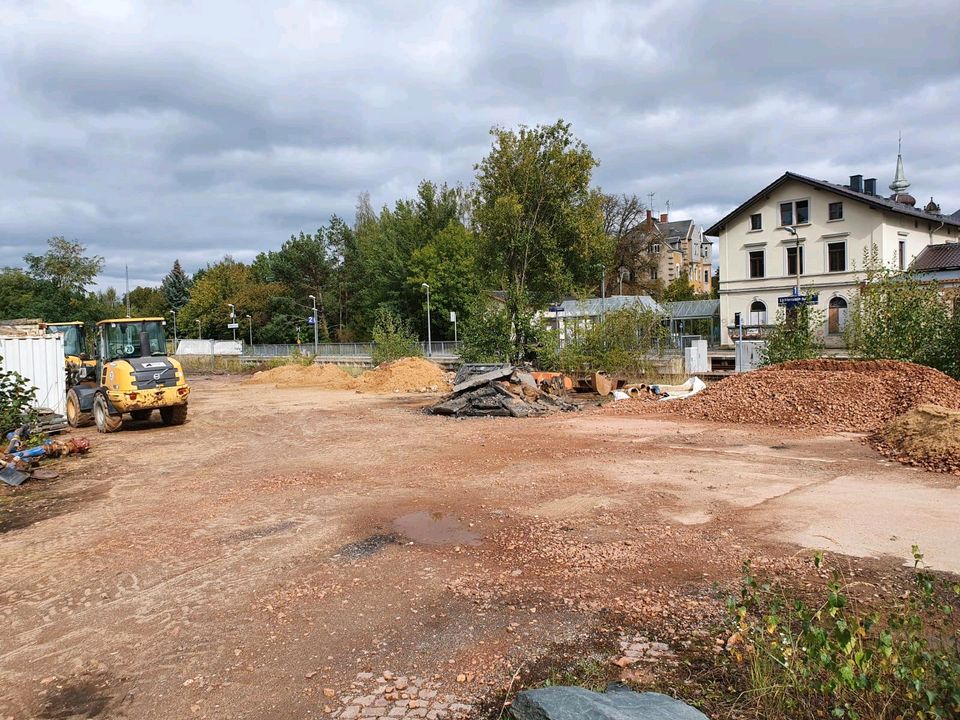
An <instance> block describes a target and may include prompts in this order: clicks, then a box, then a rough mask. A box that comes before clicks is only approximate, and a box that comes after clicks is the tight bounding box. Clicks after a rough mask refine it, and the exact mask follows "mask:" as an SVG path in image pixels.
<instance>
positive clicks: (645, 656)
mask: <svg viewBox="0 0 960 720" xmlns="http://www.w3.org/2000/svg"><path fill="white" fill-rule="evenodd" d="M613 663H614V664H615V665H619V666H620V667H622V668H625V667H629V666H631V665H633V664H635V663H664V664H666V665H671V666H676V665H677V664H678V660H677V655H676V653H674V652H673V650H671V649H670V646H669V645H667V644H666V643H662V642H656V641H654V640H650V639H648V638H646V637H644V636H643V635H633V636H630V635H624V636H622V637H621V638H620V657H619V658H617V659H615V660H614V661H613Z"/></svg>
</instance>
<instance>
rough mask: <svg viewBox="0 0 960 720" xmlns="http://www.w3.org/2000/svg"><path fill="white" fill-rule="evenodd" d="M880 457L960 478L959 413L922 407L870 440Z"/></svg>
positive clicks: (941, 408) (939, 408) (901, 417)
mask: <svg viewBox="0 0 960 720" xmlns="http://www.w3.org/2000/svg"><path fill="white" fill-rule="evenodd" d="M870 443H871V444H872V445H873V446H874V447H875V448H876V449H877V450H878V451H879V452H880V453H881V454H883V455H886V456H887V457H889V458H893V459H894V460H899V461H900V462H902V463H904V464H905V465H913V466H915V467H921V468H923V469H924V470H930V471H932V472H943V473H952V474H953V475H960V412H958V411H956V410H948V409H947V408H943V407H939V406H937V405H921V406H920V407H916V408H914V409H913V410H910V411H909V412H907V413H904V414H903V415H901V416H900V417H898V418H896V419H894V420H891V421H890V422H889V423H887V425H886V427H884V428H883V429H882V430H881V431H880V432H878V433H875V434H874V435H873V436H871V438H870Z"/></svg>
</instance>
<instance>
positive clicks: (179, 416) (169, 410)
mask: <svg viewBox="0 0 960 720" xmlns="http://www.w3.org/2000/svg"><path fill="white" fill-rule="evenodd" d="M160 419H161V420H163V424H164V425H183V424H184V423H185V422H186V421H187V406H186V405H172V406H170V407H164V408H160Z"/></svg>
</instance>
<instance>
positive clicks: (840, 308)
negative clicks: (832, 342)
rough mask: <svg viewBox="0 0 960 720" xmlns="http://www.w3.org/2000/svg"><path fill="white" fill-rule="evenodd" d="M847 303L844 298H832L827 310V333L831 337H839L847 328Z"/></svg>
mask: <svg viewBox="0 0 960 720" xmlns="http://www.w3.org/2000/svg"><path fill="white" fill-rule="evenodd" d="M848 312H849V310H848V308H847V301H846V300H845V299H843V298H842V297H833V298H830V305H829V309H828V310H827V332H828V333H829V334H830V335H839V334H840V333H842V332H843V329H844V328H845V327H846V326H847V313H848Z"/></svg>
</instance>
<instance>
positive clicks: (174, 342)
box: [170, 310, 177, 352]
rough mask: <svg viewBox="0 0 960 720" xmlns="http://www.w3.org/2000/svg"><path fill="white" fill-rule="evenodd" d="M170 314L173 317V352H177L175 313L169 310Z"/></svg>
mask: <svg viewBox="0 0 960 720" xmlns="http://www.w3.org/2000/svg"><path fill="white" fill-rule="evenodd" d="M170 314H171V315H173V351H174V352H176V351H177V311H176V310H171V311H170Z"/></svg>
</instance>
